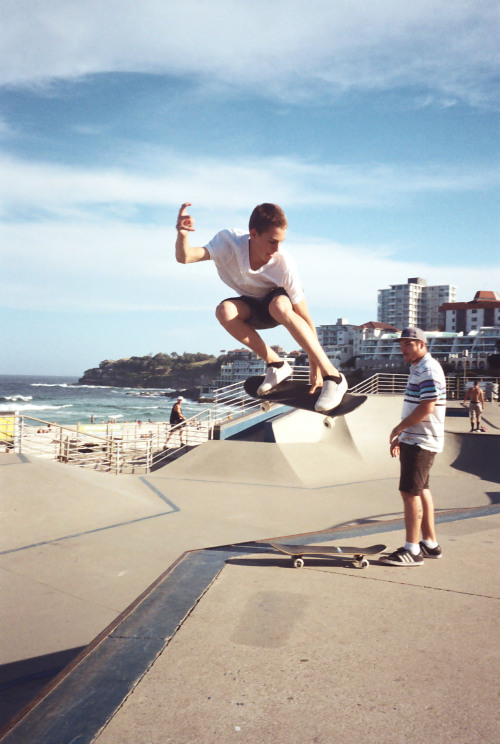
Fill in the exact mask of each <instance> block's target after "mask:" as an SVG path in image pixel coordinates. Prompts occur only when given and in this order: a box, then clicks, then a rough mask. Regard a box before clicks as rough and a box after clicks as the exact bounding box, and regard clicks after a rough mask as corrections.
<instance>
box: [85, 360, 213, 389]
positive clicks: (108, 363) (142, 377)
mask: <svg viewBox="0 0 500 744" xmlns="http://www.w3.org/2000/svg"><path fill="white" fill-rule="evenodd" d="M225 359H226V357H225V356H220V357H215V356H213V355H211V354H203V353H201V352H196V353H190V352H184V354H181V355H179V354H177V353H176V352H173V353H172V354H164V353H159V354H155V355H154V356H153V355H152V354H147V355H146V356H142V357H139V356H132V357H129V358H128V359H118V360H112V359H105V360H104V361H102V362H101V363H100V364H99V366H98V367H94V368H92V369H88V370H86V371H85V373H84V375H83V377H81V378H80V380H79V384H81V385H111V386H114V387H136V388H151V387H154V388H184V387H189V386H198V385H202V384H204V383H206V382H208V381H209V380H211V379H214V378H216V377H217V375H218V374H219V370H220V367H221V364H222V363H223V361H224V360H225Z"/></svg>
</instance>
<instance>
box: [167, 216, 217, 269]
mask: <svg viewBox="0 0 500 744" xmlns="http://www.w3.org/2000/svg"><path fill="white" fill-rule="evenodd" d="M190 206H191V203H190V202H185V203H184V204H183V205H182V207H181V208H180V209H179V214H178V215H177V225H176V228H177V240H176V241H175V258H176V260H177V261H178V262H179V263H183V264H187V263H196V262H197V261H208V260H209V259H210V254H209V252H208V251H207V249H206V248H195V247H193V246H192V245H190V244H189V233H190V232H194V227H193V225H194V219H193V218H192V217H191V216H190V215H189V214H186V208H187V207H190Z"/></svg>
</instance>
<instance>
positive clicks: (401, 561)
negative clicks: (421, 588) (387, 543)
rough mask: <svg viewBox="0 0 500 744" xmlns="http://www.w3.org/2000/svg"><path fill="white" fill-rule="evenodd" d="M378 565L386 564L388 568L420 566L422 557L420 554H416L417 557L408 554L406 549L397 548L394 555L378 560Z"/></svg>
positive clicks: (390, 554)
mask: <svg viewBox="0 0 500 744" xmlns="http://www.w3.org/2000/svg"><path fill="white" fill-rule="evenodd" d="M380 563H387V564H388V565H389V566H405V567H410V566H422V565H423V563H424V556H423V555H422V553H421V552H420V553H417V555H413V553H410V551H409V550H406V548H398V549H397V550H395V551H394V553H389V555H383V556H382V558H380Z"/></svg>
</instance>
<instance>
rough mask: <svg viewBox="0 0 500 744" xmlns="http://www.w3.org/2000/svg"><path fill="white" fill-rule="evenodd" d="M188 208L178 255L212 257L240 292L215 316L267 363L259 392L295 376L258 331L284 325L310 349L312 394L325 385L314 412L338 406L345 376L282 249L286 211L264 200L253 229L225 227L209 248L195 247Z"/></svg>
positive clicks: (182, 215) (181, 219)
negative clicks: (335, 363)
mask: <svg viewBox="0 0 500 744" xmlns="http://www.w3.org/2000/svg"><path fill="white" fill-rule="evenodd" d="M189 206H191V204H190V202H185V203H184V204H183V205H182V206H181V208H180V210H179V214H178V217H177V225H176V227H177V240H176V244H175V256H176V259H177V261H178V262H179V263H183V264H187V263H194V262H198V261H208V260H212V261H214V263H215V266H216V268H217V272H218V274H219V276H220V278H221V279H222V281H223V282H224V283H225V284H227V285H228V286H229V287H231V288H232V289H233V290H235V291H236V292H237V293H238V296H236V297H228V298H227V299H225V300H223V301H222V302H221V303H220V304H219V305H218V307H217V310H216V317H217V320H218V321H219V323H221V325H222V326H223V327H224V328H225V329H226V330H227V331H228V333H230V334H231V336H233V337H234V338H235V339H237V340H238V341H239V342H240V343H242V344H244V345H245V346H247V347H248V348H249V349H251V350H252V351H253V352H254V353H255V354H257V356H258V357H260V358H261V359H263V360H264V361H265V362H266V364H267V370H266V375H265V378H264V381H263V383H262V385H261V386H260V387H259V389H258V391H257V392H258V394H259V395H266V394H267V393H270V392H271V391H272V390H273V389H274V388H276V387H277V385H279V383H280V382H282V381H283V380H285V379H286V378H287V377H290V375H291V374H292V368H291V366H290V365H289V364H288V362H286V361H283V360H282V359H280V357H279V356H278V354H277V353H276V352H275V351H274V350H273V349H272V348H271V347H270V346H269V345H268V344H266V343H265V342H264V340H263V339H262V337H261V335H260V334H259V333H258V332H257V331H258V330H262V329H266V328H275V327H276V326H278V325H283V326H284V327H285V328H286V329H287V330H288V331H289V333H290V334H291V335H292V337H293V338H294V340H295V341H296V342H297V343H298V344H299V345H300V347H301V348H302V349H304V351H305V352H306V353H307V356H308V359H309V368H310V382H311V393H313V392H314V391H315V390H316V388H318V387H321V388H322V390H321V395H320V396H319V398H318V400H317V402H316V405H315V408H316V410H317V411H320V412H324V411H329V410H331V409H332V408H335V407H336V406H338V405H339V403H340V402H341V400H342V397H343V395H344V393H345V392H346V390H347V380H346V379H345V377H344V375H342V374H341V373H340V372H339V371H338V370H337V369H336V367H334V366H333V364H332V363H331V362H330V360H329V359H328V357H327V356H326V354H325V351H324V350H323V348H322V346H321V344H320V343H319V340H318V337H317V334H316V328H315V326H314V323H313V320H312V318H311V316H310V314H309V310H308V307H307V303H306V299H305V296H304V292H303V290H302V286H301V283H300V278H299V274H298V270H297V267H296V264H295V261H294V260H293V258H292V256H291V255H290V254H289V253H288V252H287V251H285V250H283V249H282V247H281V244H282V243H283V241H284V240H285V236H286V230H287V227H288V222H287V219H286V217H285V213H284V212H283V210H282V209H281V208H280V207H278V206H277V205H276V204H267V203H266V204H260V205H258V206H257V207H255V209H254V210H253V212H252V214H251V216H250V222H249V232H247V233H245V232H241V231H238V230H222V231H221V232H219V233H217V235H215V237H214V238H212V240H211V241H210V242H209V243H208V244H207V245H206V246H203V247H198V248H197V247H193V246H191V245H190V242H189V233H190V232H193V231H194V226H193V225H194V220H193V218H192V217H191V216H190V215H188V214H187V213H186V209H187V207H189Z"/></svg>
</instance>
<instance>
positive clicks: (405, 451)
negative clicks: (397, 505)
mask: <svg viewBox="0 0 500 744" xmlns="http://www.w3.org/2000/svg"><path fill="white" fill-rule="evenodd" d="M435 457H436V453H435V452H431V451H430V450H426V449H423V448H422V447H419V446H418V444H407V443H406V442H400V444H399V461H400V466H401V471H400V472H401V475H400V479H399V490H400V491H402V492H403V493H409V494H411V495H412V496H418V495H419V494H420V493H421V491H423V490H424V488H429V473H430V471H431V467H432V463H433V462H434V458H435Z"/></svg>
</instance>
